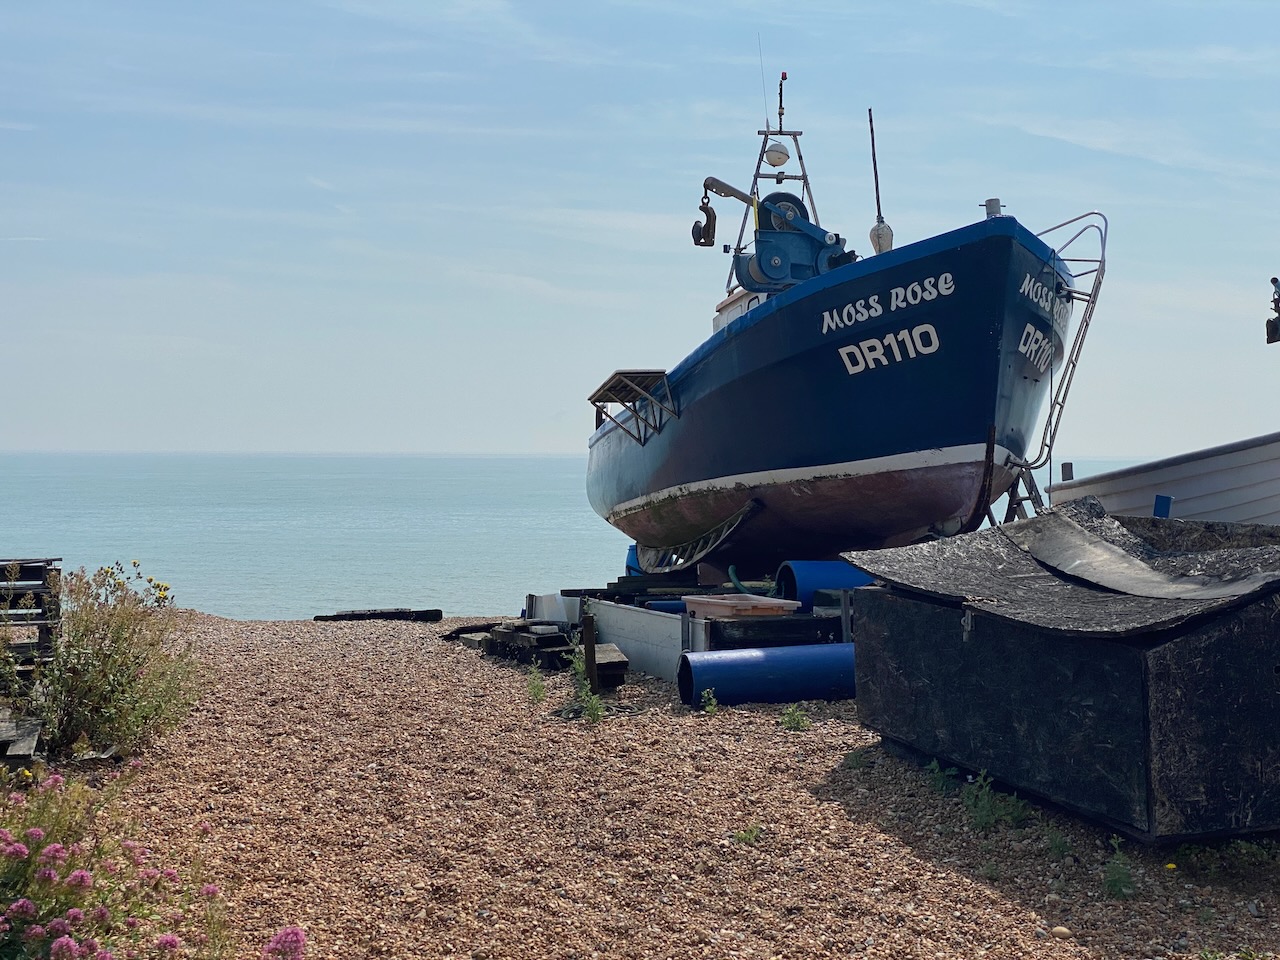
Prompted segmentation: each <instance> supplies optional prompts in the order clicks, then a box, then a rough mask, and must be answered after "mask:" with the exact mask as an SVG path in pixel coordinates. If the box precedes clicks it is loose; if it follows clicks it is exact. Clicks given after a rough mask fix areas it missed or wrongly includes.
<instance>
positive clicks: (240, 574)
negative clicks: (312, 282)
mask: <svg viewBox="0 0 1280 960" xmlns="http://www.w3.org/2000/svg"><path fill="white" fill-rule="evenodd" d="M1133 462H1134V461H1124V460H1105V459H1099V458H1094V459H1092V460H1077V461H1076V462H1075V465H1076V471H1075V473H1076V476H1077V477H1084V476H1088V475H1091V474H1092V473H1097V472H1101V471H1103V470H1111V469H1118V468H1119V467H1122V466H1127V465H1129V464H1131V463H1133ZM585 474H586V456H585V455H582V456H568V455H566V456H449V455H417V456H406V455H390V454H389V455H382V456H368V455H349V456H344V455H293V454H289V455H279V454H174V453H163V454H161V453H129V454H116V453H0V510H2V511H3V514H0V558H47V557H59V558H61V559H62V567H63V569H64V570H74V569H78V568H81V567H83V568H85V569H86V570H90V571H92V570H94V569H96V568H98V567H100V566H105V565H110V564H112V563H115V562H117V561H119V562H121V563H123V564H125V566H126V567H129V565H130V564H131V563H132V562H133V561H134V560H136V561H138V563H139V569H140V570H141V571H142V573H143V574H144V575H149V576H154V577H155V578H156V579H158V580H162V581H164V582H166V583H168V584H169V585H170V586H171V588H172V594H173V599H174V602H175V603H176V604H177V605H178V606H180V607H187V608H193V609H197V610H201V611H204V612H206V613H212V614H217V615H219V616H223V617H230V618H234V619H238V620H296V619H310V618H311V617H313V616H316V615H317V614H330V613H336V612H338V611H340V610H367V609H377V608H385V607H408V608H411V609H432V608H438V609H441V610H443V611H444V614H445V616H478V617H489V616H492V617H505V616H518V615H519V614H520V612H521V610H522V609H523V607H524V603H525V597H526V595H528V594H545V593H556V592H558V591H560V590H561V589H563V588H574V587H602V586H604V585H606V584H607V583H609V582H610V581H612V580H616V579H617V578H618V577H619V576H621V575H622V574H623V571H624V569H625V563H626V551H627V547H628V545H629V541H628V539H627V538H626V537H625V536H624V535H623V534H622V533H620V532H619V531H617V530H615V529H613V528H612V527H610V526H609V525H608V524H606V523H605V522H604V521H603V520H601V519H600V518H599V517H598V516H596V514H595V513H594V512H593V511H592V510H591V507H590V506H589V505H588V503H587V498H586V493H585V488H584V477H585ZM1044 479H1047V478H1044ZM1042 485H1043V480H1042Z"/></svg>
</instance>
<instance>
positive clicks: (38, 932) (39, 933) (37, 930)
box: [22, 923, 44, 942]
mask: <svg viewBox="0 0 1280 960" xmlns="http://www.w3.org/2000/svg"><path fill="white" fill-rule="evenodd" d="M22 939H23V940H26V941H28V942H30V941H32V940H43V939H44V927H42V926H40V924H38V923H33V924H32V925H31V926H29V927H27V929H25V930H23V931H22Z"/></svg>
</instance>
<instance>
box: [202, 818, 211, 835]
mask: <svg viewBox="0 0 1280 960" xmlns="http://www.w3.org/2000/svg"><path fill="white" fill-rule="evenodd" d="M200 832H201V833H203V834H204V835H205V836H206V837H207V836H208V835H209V834H211V833H213V824H211V823H210V822H209V821H208V820H201V821H200Z"/></svg>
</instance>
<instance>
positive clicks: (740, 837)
mask: <svg viewBox="0 0 1280 960" xmlns="http://www.w3.org/2000/svg"><path fill="white" fill-rule="evenodd" d="M762 833H764V827H762V826H760V824H758V823H753V824H752V825H751V826H749V827H747V828H746V829H745V830H739V831H738V832H737V833H735V834H734V835H733V842H734V843H742V844H745V845H746V846H748V847H754V846H755V845H756V844H757V843H759V842H760V835H761V834H762Z"/></svg>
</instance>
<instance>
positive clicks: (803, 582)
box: [774, 560, 874, 613]
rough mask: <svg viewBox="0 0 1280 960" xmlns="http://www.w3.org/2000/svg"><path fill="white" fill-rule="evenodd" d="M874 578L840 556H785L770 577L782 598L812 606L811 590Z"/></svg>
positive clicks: (851, 586) (803, 607)
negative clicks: (835, 558)
mask: <svg viewBox="0 0 1280 960" xmlns="http://www.w3.org/2000/svg"><path fill="white" fill-rule="evenodd" d="M873 579H874V578H873V577H871V576H870V575H869V574H866V573H864V572H863V571H861V570H859V569H858V568H857V567H855V566H854V565H853V564H851V563H846V562H845V561H844V560H785V561H783V563H782V566H780V567H778V573H777V576H775V577H774V581H775V583H776V584H777V592H778V595H779V596H780V597H782V598H783V599H784V600H799V601H800V609H801V610H802V611H803V612H805V613H809V612H810V611H811V610H813V593H814V591H815V590H853V589H855V588H857V587H865V586H866V585H867V584H869V583H871V582H872V580H873Z"/></svg>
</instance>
